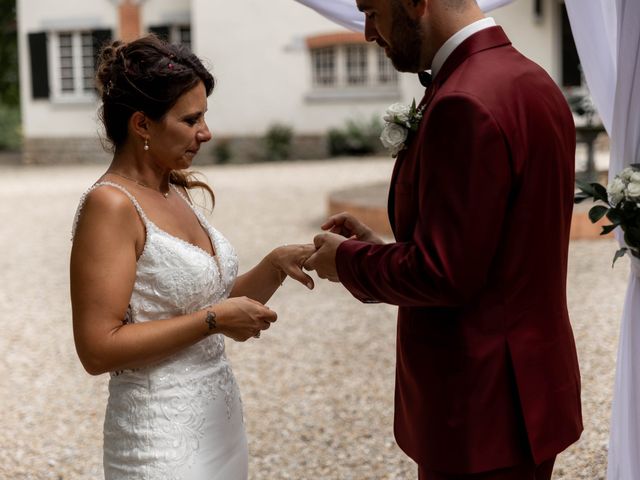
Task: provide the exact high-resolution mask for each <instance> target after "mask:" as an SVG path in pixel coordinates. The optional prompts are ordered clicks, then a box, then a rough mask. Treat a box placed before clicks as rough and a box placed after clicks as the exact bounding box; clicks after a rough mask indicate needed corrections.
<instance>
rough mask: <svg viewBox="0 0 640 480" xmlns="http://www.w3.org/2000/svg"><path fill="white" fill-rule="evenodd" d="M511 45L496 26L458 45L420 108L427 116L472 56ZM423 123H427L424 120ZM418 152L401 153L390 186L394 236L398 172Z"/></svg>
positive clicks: (502, 31)
mask: <svg viewBox="0 0 640 480" xmlns="http://www.w3.org/2000/svg"><path fill="white" fill-rule="evenodd" d="M510 44H511V42H510V41H509V38H508V37H507V35H506V34H505V33H504V30H503V29H502V27H499V26H496V27H490V28H486V29H484V30H481V31H479V32H477V33H475V34H473V35H471V36H470V37H469V38H467V39H466V40H465V41H464V42H462V43H461V44H460V45H458V47H457V48H456V49H455V50H454V51H453V52H452V53H451V55H450V56H449V58H447V60H446V61H445V63H444V65H443V66H442V69H441V70H440V71H439V72H438V75H436V77H435V78H434V79H433V83H432V84H431V85H430V86H429V88H428V89H427V90H426V91H425V94H424V96H423V97H422V100H421V101H420V106H424V112H425V114H426V112H427V111H428V108H429V104H430V103H431V102H432V100H433V98H434V97H435V95H436V93H437V91H438V89H439V88H440V87H441V86H442V85H443V84H444V82H445V81H446V80H447V78H449V76H450V75H451V74H452V73H453V72H454V71H455V70H456V69H457V68H458V67H459V66H460V65H461V64H462V62H464V61H465V60H466V59H467V58H469V57H470V56H471V55H474V54H476V53H478V52H481V51H483V50H488V49H490V48H496V47H502V46H506V45H510ZM425 116H426V115H425ZM423 121H425V120H424V118H423ZM422 140H423V139H422V138H420V139H419V138H415V139H414V142H416V143H417V142H420V141H422ZM416 151H417V149H416V148H415V147H414V148H410V149H407V150H403V151H402V152H400V153H399V154H398V157H397V158H396V163H395V165H394V167H393V174H392V176H391V185H390V186H389V198H388V199H387V214H388V216H389V223H390V224H391V230H392V231H393V233H394V234H396V233H397V226H396V219H395V206H396V205H395V186H396V182H397V179H398V172H399V171H400V167H401V165H402V163H403V162H404V161H405V157H407V156H409V155H415V153H414V152H416Z"/></svg>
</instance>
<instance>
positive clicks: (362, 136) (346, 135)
mask: <svg viewBox="0 0 640 480" xmlns="http://www.w3.org/2000/svg"><path fill="white" fill-rule="evenodd" d="M380 132H382V121H381V120H380V119H379V118H378V117H373V118H372V119H371V120H369V121H366V120H347V122H346V124H345V126H344V127H343V128H332V129H331V130H329V134H328V141H329V153H330V154H331V155H332V156H338V155H369V154H372V153H376V152H378V151H379V150H380Z"/></svg>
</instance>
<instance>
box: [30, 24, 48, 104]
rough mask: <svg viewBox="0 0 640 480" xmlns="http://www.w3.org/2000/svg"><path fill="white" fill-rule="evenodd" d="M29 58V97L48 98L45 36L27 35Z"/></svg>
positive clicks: (42, 34) (41, 33)
mask: <svg viewBox="0 0 640 480" xmlns="http://www.w3.org/2000/svg"><path fill="white" fill-rule="evenodd" d="M29 56H30V57H31V58H30V60H31V95H32V96H33V98H49V62H48V55H47V34H46V33H45V32H38V33H30V34H29Z"/></svg>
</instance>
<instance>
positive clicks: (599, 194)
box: [591, 183, 609, 203]
mask: <svg viewBox="0 0 640 480" xmlns="http://www.w3.org/2000/svg"><path fill="white" fill-rule="evenodd" d="M591 186H592V187H593V192H594V195H593V198H595V199H596V200H602V201H603V202H605V203H609V195H607V189H606V188H604V187H603V186H602V185H600V184H599V183H592V184H591Z"/></svg>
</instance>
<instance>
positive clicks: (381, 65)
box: [377, 48, 398, 85]
mask: <svg viewBox="0 0 640 480" xmlns="http://www.w3.org/2000/svg"><path fill="white" fill-rule="evenodd" d="M377 51H378V83H379V84H380V85H389V84H391V85H394V84H397V83H398V71H397V70H396V69H395V68H394V67H393V64H392V63H391V60H389V58H388V57H387V55H386V54H385V53H384V50H383V49H382V48H378V49H377Z"/></svg>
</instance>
